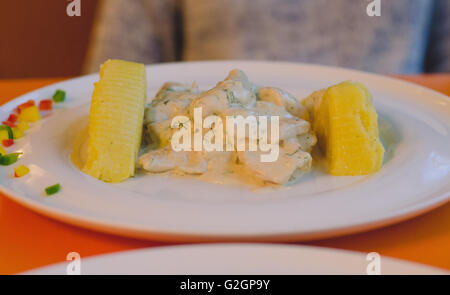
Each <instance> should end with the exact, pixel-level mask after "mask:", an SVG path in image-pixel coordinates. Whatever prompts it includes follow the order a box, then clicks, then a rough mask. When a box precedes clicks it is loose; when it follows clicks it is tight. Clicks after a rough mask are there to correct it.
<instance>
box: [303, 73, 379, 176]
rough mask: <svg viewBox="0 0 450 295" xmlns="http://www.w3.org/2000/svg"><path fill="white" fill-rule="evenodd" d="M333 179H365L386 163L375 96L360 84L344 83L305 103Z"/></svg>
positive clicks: (311, 97)
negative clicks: (356, 177) (343, 176)
mask: <svg viewBox="0 0 450 295" xmlns="http://www.w3.org/2000/svg"><path fill="white" fill-rule="evenodd" d="M303 104H304V105H305V106H306V107H307V108H308V109H309V111H310V114H311V117H312V120H313V122H312V123H313V129H314V131H315V132H316V135H317V138H318V144H319V147H320V148H321V150H322V151H323V152H324V153H325V156H326V159H327V163H328V167H329V172H330V174H332V175H364V174H370V173H373V172H376V171H378V170H379V169H380V167H381V165H382V163H383V157H384V147H383V145H382V143H381V141H380V138H379V131H378V116H377V112H376V110H375V107H374V106H373V103H372V95H371V94H370V92H369V91H368V89H367V88H366V87H365V86H363V85H362V84H360V83H355V82H349V81H347V82H342V83H340V84H337V85H335V86H331V87H329V88H328V89H327V90H326V91H318V92H315V93H313V94H312V95H311V96H309V97H308V98H307V99H306V100H304V101H303Z"/></svg>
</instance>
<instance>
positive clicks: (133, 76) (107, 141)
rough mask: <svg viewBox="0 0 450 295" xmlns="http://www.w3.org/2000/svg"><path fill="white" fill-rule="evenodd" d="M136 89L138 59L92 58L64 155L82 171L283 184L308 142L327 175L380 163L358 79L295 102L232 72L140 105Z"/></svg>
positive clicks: (173, 86)
mask: <svg viewBox="0 0 450 295" xmlns="http://www.w3.org/2000/svg"><path fill="white" fill-rule="evenodd" d="M145 92H146V77H145V67H144V65H142V64H138V63H133V62H127V61H121V60H108V61H107V62H105V63H104V64H103V65H102V67H101V70H100V81H99V82H97V83H96V84H95V90H94V93H93V96H92V102H91V109H90V115H89V125H88V131H87V136H81V137H82V140H81V141H80V140H77V142H78V143H77V144H76V145H77V146H78V148H76V150H75V151H74V153H73V155H72V156H73V157H72V159H73V161H74V163H78V164H77V166H79V167H81V169H82V171H83V172H85V173H87V174H89V175H91V176H93V177H95V178H98V179H100V180H103V181H105V182H120V181H123V180H125V179H127V178H128V177H130V176H133V175H134V174H135V169H136V168H141V169H142V170H145V171H146V172H148V173H165V174H170V175H190V176H192V177H196V178H200V179H202V180H206V181H209V182H214V183H246V184H251V185H257V186H265V185H284V184H286V183H290V182H292V181H295V180H296V179H298V178H299V177H301V176H302V175H303V174H304V173H307V172H309V171H310V170H311V167H312V163H313V158H312V156H311V153H312V150H313V148H314V146H315V145H316V143H317V142H318V145H319V146H320V148H321V150H322V151H323V152H324V154H325V158H326V160H327V162H328V166H329V172H330V174H332V175H363V174H369V173H373V172H376V171H377V170H378V169H379V168H380V167H381V165H382V162H383V155H384V148H383V145H382V144H381V141H380V138H379V132H378V122H377V113H376V110H375V108H374V106H373V104H372V96H371V94H370V93H369V91H368V90H367V88H365V87H364V86H363V85H362V84H359V83H355V82H342V83H340V84H338V85H334V86H331V87H329V88H328V89H324V90H320V91H316V92H314V93H312V94H311V95H310V96H309V97H307V98H306V99H304V100H299V99H297V98H296V97H295V96H293V95H292V94H290V93H288V92H287V91H285V90H283V89H280V88H275V87H267V86H260V85H257V84H254V83H252V82H250V81H249V79H248V78H247V75H246V74H245V73H244V72H243V71H241V70H239V69H234V70H232V71H230V73H229V74H228V76H227V77H226V78H225V79H224V80H222V81H220V82H218V83H217V84H216V85H215V86H214V87H212V88H210V89H208V90H206V91H201V90H199V88H198V87H197V85H196V84H195V83H193V84H192V85H187V84H182V83H177V82H166V83H164V84H163V85H162V87H161V88H160V89H159V91H158V92H157V93H156V95H155V96H154V98H153V99H152V100H151V101H150V102H149V103H148V104H147V105H145ZM55 95H56V94H55ZM59 95H62V94H59ZM29 107H30V106H28V108H29ZM252 120H253V121H252ZM230 122H231V123H230ZM252 122H254V123H255V126H257V127H254V126H253V125H252ZM239 123H243V124H241V125H239ZM242 126H243V127H242ZM261 126H263V127H264V126H265V127H266V129H261ZM274 126H275V127H276V128H275V127H274ZM235 131H237V132H235ZM0 135H1V133H0ZM275 135H276V136H275ZM3 136H6V133H5V132H4V135H3ZM316 136H317V137H316ZM86 137H87V139H86ZM84 142H86V144H84ZM239 143H240V144H242V145H241V146H239ZM242 146H244V148H242ZM258 146H259V149H258ZM74 155H76V157H74ZM269 156H270V157H269ZM271 156H274V157H271ZM269 158H270V159H269ZM74 159H76V160H74Z"/></svg>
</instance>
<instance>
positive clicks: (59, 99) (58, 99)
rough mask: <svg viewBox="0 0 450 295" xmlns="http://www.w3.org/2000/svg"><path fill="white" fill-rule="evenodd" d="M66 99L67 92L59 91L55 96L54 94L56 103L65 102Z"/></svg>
mask: <svg viewBox="0 0 450 295" xmlns="http://www.w3.org/2000/svg"><path fill="white" fill-rule="evenodd" d="M65 99H66V92H65V91H64V90H61V89H58V90H56V92H55V94H53V101H54V102H63V101H64V100H65Z"/></svg>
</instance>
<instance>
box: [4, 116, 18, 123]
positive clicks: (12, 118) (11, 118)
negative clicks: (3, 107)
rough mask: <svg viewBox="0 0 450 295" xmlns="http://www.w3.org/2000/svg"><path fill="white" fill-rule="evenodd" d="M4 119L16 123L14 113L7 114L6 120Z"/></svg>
mask: <svg viewBox="0 0 450 295" xmlns="http://www.w3.org/2000/svg"><path fill="white" fill-rule="evenodd" d="M6 121H9V122H11V123H16V121H17V115H16V114H11V115H9V117H8V120H6Z"/></svg>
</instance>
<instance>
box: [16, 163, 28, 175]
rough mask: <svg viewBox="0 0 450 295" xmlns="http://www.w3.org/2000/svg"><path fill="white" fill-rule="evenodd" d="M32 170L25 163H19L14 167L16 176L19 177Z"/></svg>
mask: <svg viewBox="0 0 450 295" xmlns="http://www.w3.org/2000/svg"><path fill="white" fill-rule="evenodd" d="M29 172H30V169H29V168H28V167H27V166H25V165H19V166H17V167H14V177H16V178H19V177H22V176H25V175H27V174H28V173H29Z"/></svg>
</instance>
